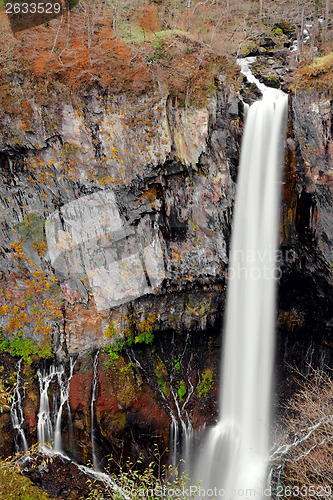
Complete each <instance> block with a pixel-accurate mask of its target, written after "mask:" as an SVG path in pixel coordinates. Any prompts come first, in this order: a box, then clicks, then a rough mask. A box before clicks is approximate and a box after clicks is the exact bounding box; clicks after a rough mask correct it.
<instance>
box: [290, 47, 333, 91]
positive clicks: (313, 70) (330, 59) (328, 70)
mask: <svg viewBox="0 0 333 500" xmlns="http://www.w3.org/2000/svg"><path fill="white" fill-rule="evenodd" d="M294 89H295V90H297V89H316V90H323V89H326V90H328V91H330V92H332V91H333V52H330V53H329V54H326V55H324V56H322V57H317V58H316V59H314V60H313V61H312V62H311V63H310V64H308V65H306V66H304V67H302V68H301V69H300V70H299V71H298V72H297V73H296V75H295V81H294Z"/></svg>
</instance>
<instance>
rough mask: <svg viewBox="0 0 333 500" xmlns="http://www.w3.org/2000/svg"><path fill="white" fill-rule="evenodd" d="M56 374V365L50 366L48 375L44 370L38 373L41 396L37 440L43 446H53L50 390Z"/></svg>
mask: <svg viewBox="0 0 333 500" xmlns="http://www.w3.org/2000/svg"><path fill="white" fill-rule="evenodd" d="M55 373H56V370H55V366H54V365H51V366H50V369H49V372H48V373H47V371H46V370H44V371H43V373H42V372H41V371H40V370H38V371H37V377H38V382H39V394H40V400H39V412H38V421H37V439H38V441H39V442H40V443H41V446H43V445H44V444H51V440H52V439H53V427H52V422H51V416H50V404H49V395H48V390H49V386H50V383H51V382H52V379H53V377H54V375H55Z"/></svg>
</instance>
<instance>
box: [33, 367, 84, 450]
mask: <svg viewBox="0 0 333 500" xmlns="http://www.w3.org/2000/svg"><path fill="white" fill-rule="evenodd" d="M75 362H76V360H74V358H70V368H69V376H68V377H67V376H66V373H65V369H64V366H63V365H60V366H58V367H56V366H55V365H53V364H52V365H51V366H50V367H49V370H43V371H41V370H38V371H37V377H38V381H39V393H40V401H39V412H38V421H37V439H38V441H39V442H40V443H41V446H42V447H43V445H44V444H50V445H52V449H53V450H54V451H55V452H59V453H60V452H62V451H63V448H62V439H61V421H62V413H63V408H64V405H65V404H66V405H67V409H68V420H69V423H70V425H71V422H72V418H71V412H70V406H69V390H70V382H71V379H72V376H73V373H74V366H75ZM54 381H57V382H58V387H59V392H60V404H59V406H58V397H57V393H56V392H53V415H54V425H52V420H51V413H50V403H49V394H48V393H49V388H50V384H51V383H52V382H54ZM70 431H71V429H70ZM71 437H72V438H73V436H71ZM72 440H73V439H72ZM72 445H73V443H72ZM73 452H74V448H73Z"/></svg>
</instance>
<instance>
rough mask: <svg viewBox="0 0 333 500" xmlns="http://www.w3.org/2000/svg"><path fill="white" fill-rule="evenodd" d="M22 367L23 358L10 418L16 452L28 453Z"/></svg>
mask: <svg viewBox="0 0 333 500" xmlns="http://www.w3.org/2000/svg"><path fill="white" fill-rule="evenodd" d="M21 366H22V358H21V359H20V360H19V361H18V363H17V366H16V372H17V375H16V385H15V387H14V392H13V401H12V405H11V408H10V418H11V421H12V426H13V429H14V441H15V450H16V451H17V452H18V451H22V450H24V451H27V449H28V443H27V440H26V437H25V434H24V430H23V428H22V426H23V423H24V415H23V409H22V397H21V393H20V388H21V385H22V380H21Z"/></svg>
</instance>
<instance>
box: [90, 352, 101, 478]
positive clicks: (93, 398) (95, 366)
mask: <svg viewBox="0 0 333 500" xmlns="http://www.w3.org/2000/svg"><path fill="white" fill-rule="evenodd" d="M98 356H99V350H98V351H97V352H96V354H95V358H94V364H93V380H92V389H91V403H90V425H91V455H92V457H91V458H92V463H93V466H94V469H96V470H98V460H97V456H96V450H95V401H96V388H97V382H98Z"/></svg>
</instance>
